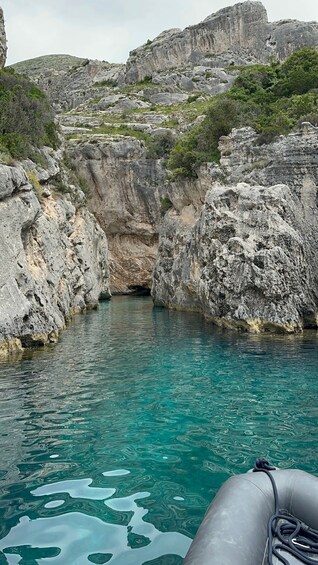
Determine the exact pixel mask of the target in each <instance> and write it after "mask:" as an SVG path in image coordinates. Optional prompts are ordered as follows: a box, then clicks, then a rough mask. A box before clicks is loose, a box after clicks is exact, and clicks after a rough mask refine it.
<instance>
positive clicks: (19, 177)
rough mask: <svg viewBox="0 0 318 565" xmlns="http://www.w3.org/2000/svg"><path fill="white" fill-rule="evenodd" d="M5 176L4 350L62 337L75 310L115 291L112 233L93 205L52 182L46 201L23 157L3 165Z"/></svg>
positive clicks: (1, 204) (0, 329) (0, 291)
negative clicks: (104, 228)
mask: <svg viewBox="0 0 318 565" xmlns="http://www.w3.org/2000/svg"><path fill="white" fill-rule="evenodd" d="M34 174H35V173H34V172H33V174H29V176H30V178H32V179H34ZM0 179H1V188H2V191H1V194H0V232H1V233H0V254H1V265H2V268H1V272H0V354H7V353H10V352H14V351H18V350H21V349H22V348H23V347H28V346H31V345H40V344H45V343H48V342H52V341H55V340H56V338H57V336H58V333H59V331H60V330H61V329H62V328H64V327H65V323H66V321H67V320H68V319H69V318H70V317H71V315H72V314H73V313H75V312H79V311H81V310H84V309H86V308H91V307H96V305H97V301H98V299H99V298H106V297H109V296H110V293H109V286H108V258H107V241H106V237H105V234H104V233H103V231H102V230H101V228H100V227H99V226H98V225H97V223H96V221H95V219H94V217H93V216H92V215H91V214H90V213H89V212H88V210H87V209H85V208H84V207H82V206H80V205H77V206H76V205H74V203H73V202H72V199H71V196H61V195H59V194H58V193H56V192H54V191H53V190H50V189H49V186H50V184H49V183H46V187H45V188H44V190H43V195H42V196H41V197H40V201H39V197H38V196H37V195H36V193H35V190H34V187H33V186H32V184H31V182H30V181H29V179H28V177H27V175H26V173H25V171H24V169H23V168H22V167H21V166H20V165H17V166H13V167H9V166H6V165H1V166H0ZM36 186H37V190H38V191H39V190H40V191H41V192H42V189H41V188H40V186H39V185H38V184H36Z"/></svg>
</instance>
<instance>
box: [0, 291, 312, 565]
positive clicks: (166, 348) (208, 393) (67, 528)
mask: <svg viewBox="0 0 318 565" xmlns="http://www.w3.org/2000/svg"><path fill="white" fill-rule="evenodd" d="M317 353H318V340H317V334H316V333H315V332H312V333H310V332H308V333H306V334H304V335H303V336H294V337H282V336H281V337H279V336H278V337H272V336H259V337H257V336H250V335H244V334H236V333H231V332H222V331H220V330H218V329H216V328H214V327H213V326H211V325H210V324H208V323H207V322H205V321H204V320H203V319H202V318H201V317H200V316H199V315H196V314H186V313H181V312H171V311H167V310H163V309H153V308H152V302H151V300H150V299H148V298H145V299H141V298H133V297H130V298H127V297H125V298H114V299H113V300H112V301H111V302H107V303H103V304H102V305H101V307H100V309H99V310H98V311H96V312H91V313H89V314H86V315H83V316H78V317H75V318H74V320H73V321H72V323H71V324H70V326H69V328H68V329H67V330H66V331H65V332H64V333H63V336H62V339H61V341H60V342H59V343H58V344H57V345H55V346H52V347H50V348H46V349H42V350H37V351H33V352H30V353H28V354H26V355H25V356H24V357H23V359H20V360H15V361H11V362H10V363H0V448H1V451H0V454H1V457H0V564H1V565H3V564H5V565H7V564H10V565H13V564H14V565H15V564H21V565H36V564H41V565H42V564H43V565H44V564H48V565H50V564H52V565H55V564H62V565H85V564H90V563H110V564H111V565H146V564H147V565H180V564H181V563H182V560H183V557H184V556H185V554H186V551H187V549H188V547H189V544H190V542H191V539H192V538H193V537H194V535H195V532H196V530H197V528H198V526H199V524H200V521H201V520H202V517H203V515H204V513H205V511H206V508H207V506H208V505H209V503H210V501H211V500H212V498H213V496H214V494H215V493H216V491H217V489H218V488H219V487H220V485H221V484H222V483H223V481H224V480H226V479H227V478H228V477H229V476H230V475H232V474H234V473H239V472H245V471H246V470H247V469H249V468H250V467H251V466H252V464H253V462H254V460H255V458H256V457H258V456H260V455H263V456H265V457H268V458H269V459H270V461H271V462H273V463H274V464H276V465H278V466H280V467H283V468H288V467H294V468H302V469H304V470H307V471H309V472H312V473H314V474H318V458H317V453H318V434H317V430H318V364H317Z"/></svg>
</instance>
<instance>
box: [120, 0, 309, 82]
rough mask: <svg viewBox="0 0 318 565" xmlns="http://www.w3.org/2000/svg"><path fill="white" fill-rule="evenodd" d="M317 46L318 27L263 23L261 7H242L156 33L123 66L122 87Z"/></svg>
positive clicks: (287, 22) (252, 4)
mask: <svg viewBox="0 0 318 565" xmlns="http://www.w3.org/2000/svg"><path fill="white" fill-rule="evenodd" d="M317 45H318V23H316V22H308V23H306V22H298V21H296V20H283V21H279V22H275V23H273V24H271V23H268V19H267V12H266V9H265V8H264V6H263V5H262V4H261V2H250V1H248V2H242V3H240V4H235V5H234V6H229V7H228V8H224V9H222V10H220V11H219V12H217V13H216V14H212V15H211V16H209V17H207V18H206V19H205V20H204V21H203V22H201V23H199V24H197V25H194V26H190V27H187V28H186V29H185V30H183V31H181V30H179V29H173V30H169V31H165V32H163V33H161V34H160V35H159V36H158V37H157V38H155V39H154V40H153V41H152V42H150V41H149V42H147V43H146V44H145V45H143V46H141V47H139V48H138V49H135V50H134V51H132V52H131V53H130V57H129V59H128V61H127V65H126V68H127V71H126V81H127V82H129V83H134V82H136V81H138V80H143V79H144V78H145V77H146V76H151V75H153V74H154V73H161V72H163V71H167V70H168V69H180V68H185V67H187V66H198V65H201V66H204V67H210V68H217V67H227V66H231V65H249V64H253V63H254V64H255V63H267V62H268V60H269V58H270V57H271V56H274V57H277V58H278V59H279V60H281V61H282V60H284V59H286V58H287V57H288V56H289V55H291V53H293V52H294V51H296V50H297V49H299V48H300V47H305V46H307V47H315V46H317Z"/></svg>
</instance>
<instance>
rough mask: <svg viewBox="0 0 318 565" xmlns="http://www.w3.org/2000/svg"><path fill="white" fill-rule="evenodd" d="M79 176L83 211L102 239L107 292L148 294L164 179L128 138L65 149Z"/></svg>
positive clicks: (161, 170) (87, 142)
mask: <svg viewBox="0 0 318 565" xmlns="http://www.w3.org/2000/svg"><path fill="white" fill-rule="evenodd" d="M69 153H70V156H71V157H72V160H73V163H74V166H75V168H76V171H77V173H78V175H79V176H80V177H82V178H84V179H85V180H86V181H87V184H88V187H89V193H88V207H89V209H90V211H91V212H93V214H94V216H95V217H96V218H97V219H98V221H99V223H100V225H101V226H102V228H103V230H104V231H105V233H106V235H107V240H108V245H109V252H110V269H111V291H112V293H118V292H134V291H138V290H141V289H145V290H147V289H148V290H150V287H151V277H152V271H153V266H154V262H155V258H156V255H157V247H158V230H159V223H160V219H161V216H160V209H161V197H162V195H163V194H164V191H165V185H166V175H165V171H164V168H163V165H162V164H161V162H160V161H159V160H156V159H150V158H147V149H146V147H145V145H144V144H143V143H142V142H140V141H138V140H136V139H133V138H128V137H127V138H124V137H122V136H118V137H116V136H114V137H113V138H108V139H107V138H105V137H103V136H96V137H95V138H92V137H89V136H88V137H87V139H86V140H85V139H84V140H82V141H80V142H78V141H77V140H75V141H74V142H73V143H72V142H71V143H70V144H69Z"/></svg>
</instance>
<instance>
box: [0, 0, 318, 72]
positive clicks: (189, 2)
mask: <svg viewBox="0 0 318 565" xmlns="http://www.w3.org/2000/svg"><path fill="white" fill-rule="evenodd" d="M236 3H237V2H236V1H235V0H234V1H231V0H0V5H1V6H2V8H3V10H4V15H5V22H6V32H7V39H8V59H7V64H12V63H15V62H17V61H22V60H24V59H31V58H32V57H38V56H39V55H47V54H51V53H67V54H70V55H77V56H78V57H87V58H90V59H101V60H106V61H110V62H111V63H124V62H125V61H126V60H127V57H128V53H129V51H131V50H132V49H134V48H136V47H138V46H139V45H141V44H143V43H144V42H145V41H147V39H153V38H154V37H155V36H156V35H158V34H159V33H161V32H162V31H163V30H165V29H169V28H173V27H178V28H182V29H183V28H185V27H186V26H188V25H192V24H196V23H198V22H200V21H201V20H203V19H204V18H206V17H207V16H208V15H210V14H213V13H214V12H216V11H217V10H219V9H220V8H224V7H225V6H229V5H232V4H236ZM263 4H264V5H265V7H266V9H267V12H268V17H269V20H270V21H276V20H279V19H287V18H288V19H298V20H304V21H312V20H315V21H318V2H317V0H281V1H280V2H279V1H278V0H265V1H264V2H263Z"/></svg>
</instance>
